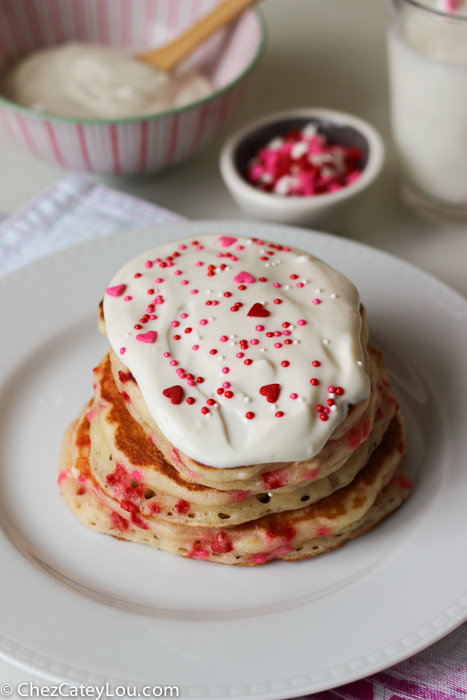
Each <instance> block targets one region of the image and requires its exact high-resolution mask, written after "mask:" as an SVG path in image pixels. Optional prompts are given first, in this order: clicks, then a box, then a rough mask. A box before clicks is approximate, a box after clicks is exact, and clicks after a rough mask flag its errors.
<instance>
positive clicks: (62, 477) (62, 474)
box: [57, 469, 70, 484]
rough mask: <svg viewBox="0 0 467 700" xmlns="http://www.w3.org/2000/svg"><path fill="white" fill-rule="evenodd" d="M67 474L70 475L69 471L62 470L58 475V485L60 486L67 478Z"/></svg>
mask: <svg viewBox="0 0 467 700" xmlns="http://www.w3.org/2000/svg"><path fill="white" fill-rule="evenodd" d="M69 473H70V470H69V469H62V471H61V472H60V474H59V475H58V479H57V482H58V483H59V484H61V483H62V481H65V479H66V478H67V476H68V474H69Z"/></svg>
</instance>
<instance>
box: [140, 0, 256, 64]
mask: <svg viewBox="0 0 467 700" xmlns="http://www.w3.org/2000/svg"><path fill="white" fill-rule="evenodd" d="M256 1H257V0H224V2H222V3H221V4H220V5H218V6H217V7H216V8H215V9H214V10H213V11H212V12H209V13H208V14H207V15H206V16H205V17H203V18H202V19H200V20H199V21H198V22H196V23H195V24H193V25H192V26H191V27H190V28H189V29H188V30H187V31H185V32H183V34H181V35H180V36H178V37H177V38H176V39H175V40H174V41H171V42H170V43H169V44H166V45H165V46H163V47H162V48H160V49H152V50H151V51H145V52H143V53H140V54H138V59H139V60H140V61H144V62H145V63H150V64H151V65H152V66H154V67H155V68H160V69H162V70H165V71H168V72H170V71H172V70H173V69H174V68H176V67H177V66H178V64H179V63H181V62H182V61H183V59H184V58H186V57H187V56H188V55H189V54H190V53H191V52H192V51H193V50H194V49H195V48H196V47H197V46H199V45H200V44H202V43H203V41H205V40H206V39H207V38H208V37H209V36H211V34H213V33H214V32H215V31H216V30H217V29H220V27H223V26H224V25H225V24H228V23H229V22H231V21H232V20H233V19H235V17H237V16H238V15H239V14H241V12H243V10H245V9H246V8H247V7H249V6H250V5H253V3H254V2H256Z"/></svg>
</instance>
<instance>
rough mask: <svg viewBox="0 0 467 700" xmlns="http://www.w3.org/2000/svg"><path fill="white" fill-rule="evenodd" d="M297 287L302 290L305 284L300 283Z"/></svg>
mask: <svg viewBox="0 0 467 700" xmlns="http://www.w3.org/2000/svg"><path fill="white" fill-rule="evenodd" d="M296 286H297V287H298V289H301V288H302V287H304V286H305V285H304V284H303V282H298V283H297V285H296Z"/></svg>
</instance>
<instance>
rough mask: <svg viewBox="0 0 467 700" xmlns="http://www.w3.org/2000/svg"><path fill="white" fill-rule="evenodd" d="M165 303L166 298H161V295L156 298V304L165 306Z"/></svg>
mask: <svg viewBox="0 0 467 700" xmlns="http://www.w3.org/2000/svg"><path fill="white" fill-rule="evenodd" d="M163 303H164V297H161V296H160V295H159V296H157V297H156V304H163Z"/></svg>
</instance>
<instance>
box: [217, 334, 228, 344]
mask: <svg viewBox="0 0 467 700" xmlns="http://www.w3.org/2000/svg"><path fill="white" fill-rule="evenodd" d="M219 340H220V341H221V343H225V342H227V340H228V338H227V336H226V335H221V337H220V338H219Z"/></svg>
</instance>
